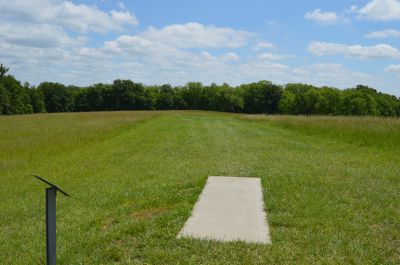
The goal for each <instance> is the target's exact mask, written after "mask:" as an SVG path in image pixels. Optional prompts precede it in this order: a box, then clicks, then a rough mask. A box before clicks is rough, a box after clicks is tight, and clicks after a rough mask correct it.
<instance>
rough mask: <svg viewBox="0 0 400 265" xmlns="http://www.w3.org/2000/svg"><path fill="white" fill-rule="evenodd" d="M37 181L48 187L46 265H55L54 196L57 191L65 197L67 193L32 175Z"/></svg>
mask: <svg viewBox="0 0 400 265" xmlns="http://www.w3.org/2000/svg"><path fill="white" fill-rule="evenodd" d="M33 176H34V177H35V178H37V179H38V180H40V181H42V182H44V183H46V184H47V185H49V186H50V187H49V188H46V264H47V265H56V259H57V256H56V196H57V191H59V192H61V193H62V194H64V195H65V196H67V197H70V196H69V194H68V193H66V192H65V191H63V190H62V189H60V188H59V187H57V186H56V185H54V184H52V183H50V182H49V181H47V180H45V179H44V178H42V177H40V176H36V175H33Z"/></svg>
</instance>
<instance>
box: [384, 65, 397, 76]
mask: <svg viewBox="0 0 400 265" xmlns="http://www.w3.org/2000/svg"><path fill="white" fill-rule="evenodd" d="M385 72H386V73H397V74H400V64H391V65H389V66H388V67H386V68H385Z"/></svg>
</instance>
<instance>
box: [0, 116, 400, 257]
mask: <svg viewBox="0 0 400 265" xmlns="http://www.w3.org/2000/svg"><path fill="white" fill-rule="evenodd" d="M260 117H261V118H260ZM324 119H325V120H322V121H321V120H319V119H317V118H301V117H279V116H278V117H274V118H272V119H271V118H267V117H264V116H246V115H235V114H221V113H212V112H112V113H101V112H100V113H75V114H46V115H28V116H12V117H0V172H1V176H0V209H1V210H0V263H2V264H43V263H44V260H45V255H44V254H45V237H44V235H45V227H44V186H43V185H41V184H40V183H39V182H37V181H36V180H34V179H33V177H31V176H29V175H30V174H39V175H41V176H43V177H45V178H48V179H50V180H51V181H54V182H55V183H57V184H58V185H59V186H60V187H62V188H64V189H65V190H66V191H67V192H69V193H70V194H71V195H72V198H66V197H63V196H61V195H60V196H58V202H57V203H58V205H57V207H58V212H57V218H58V221H57V222H58V223H57V225H58V238H57V240H58V264H398V263H400V206H399V205H400V144H399V142H398V140H396V139H399V137H400V123H399V120H394V119H393V120H383V119H372V118H366V119H361V118H360V119H347V120H346V118H324ZM343 120H345V122H343ZM327 124H328V125H327ZM329 124H330V125H331V127H329ZM329 128H331V129H329ZM380 128H383V129H380ZM335 131H336V132H337V133H336V134H335ZM340 132H343V133H340ZM368 132H370V134H368ZM365 135H367V136H365ZM382 136H384V137H382ZM359 139H361V140H359ZM365 139H366V140H365ZM368 139H369V140H368ZM209 175H232V176H249V177H260V178H261V179H262V184H263V188H264V200H265V207H266V211H267V215H268V222H269V225H270V229H271V236H272V241H273V243H272V245H257V244H245V243H241V242H236V243H218V242H208V241H199V240H190V239H179V240H178V239H176V235H177V233H178V232H179V231H180V229H181V228H182V226H183V224H184V223H185V222H186V220H187V218H188V217H189V216H190V211H191V209H192V207H193V206H194V203H195V202H196V200H197V198H198V195H199V194H200V192H201V190H202V188H203V186H204V184H205V182H206V179H207V176H209Z"/></svg>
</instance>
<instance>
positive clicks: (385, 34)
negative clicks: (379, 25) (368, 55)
mask: <svg viewBox="0 0 400 265" xmlns="http://www.w3.org/2000/svg"><path fill="white" fill-rule="evenodd" d="M365 37H366V38H377V39H384V38H400V31H398V30H395V29H386V30H381V31H373V32H370V33H368V34H367V35H366V36H365Z"/></svg>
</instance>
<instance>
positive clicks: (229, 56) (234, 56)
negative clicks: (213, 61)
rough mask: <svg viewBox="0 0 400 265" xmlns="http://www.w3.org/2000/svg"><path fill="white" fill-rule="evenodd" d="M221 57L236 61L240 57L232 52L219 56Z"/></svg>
mask: <svg viewBox="0 0 400 265" xmlns="http://www.w3.org/2000/svg"><path fill="white" fill-rule="evenodd" d="M221 58H222V59H224V60H226V61H238V60H239V59H240V57H239V56H238V55H237V54H236V53H234V52H228V53H226V54H224V55H222V56H221Z"/></svg>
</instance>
